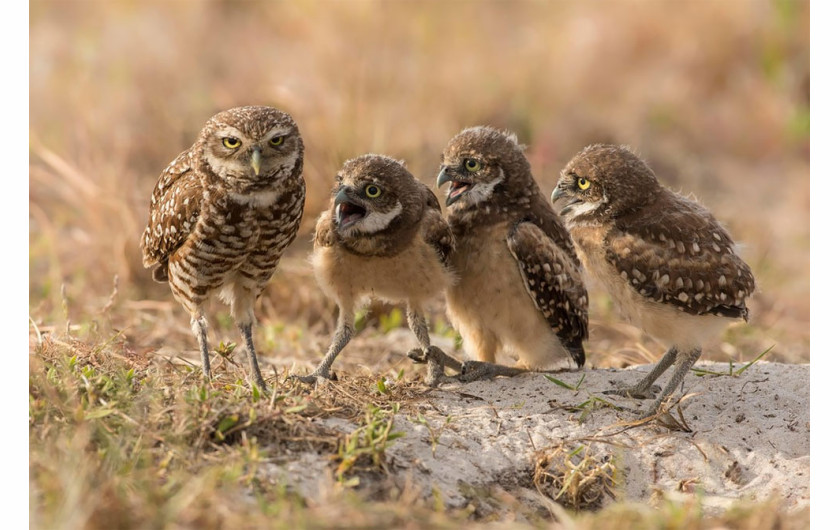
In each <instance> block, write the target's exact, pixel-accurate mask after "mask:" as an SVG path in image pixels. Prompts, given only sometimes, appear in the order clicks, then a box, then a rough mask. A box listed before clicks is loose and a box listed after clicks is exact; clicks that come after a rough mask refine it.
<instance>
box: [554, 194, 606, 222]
mask: <svg viewBox="0 0 840 530" xmlns="http://www.w3.org/2000/svg"><path fill="white" fill-rule="evenodd" d="M603 204H604V199H601V200H600V201H598V202H579V203H577V204H573V205H571V206H568V210H567V211H566V213H565V214H563V217H564V218H565V219H566V220H567V221H568V222H569V223H570V224H575V222H576V221H577V218H578V217H580V216H582V215H586V214H588V213H590V212H593V211H595V210H597V209H598V208H600V207H601V206H602V205H603Z"/></svg>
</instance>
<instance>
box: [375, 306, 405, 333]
mask: <svg viewBox="0 0 840 530" xmlns="http://www.w3.org/2000/svg"><path fill="white" fill-rule="evenodd" d="M402 323H403V314H402V311H401V310H400V308H398V307H395V308H393V309H391V312H390V313H388V314H387V315H379V331H381V332H382V333H388V332H389V331H391V330H394V329H397V328H398V327H400V326H402Z"/></svg>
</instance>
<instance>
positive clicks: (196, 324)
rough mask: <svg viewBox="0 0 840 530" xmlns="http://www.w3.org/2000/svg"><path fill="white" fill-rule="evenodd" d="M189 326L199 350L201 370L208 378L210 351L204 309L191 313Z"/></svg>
mask: <svg viewBox="0 0 840 530" xmlns="http://www.w3.org/2000/svg"><path fill="white" fill-rule="evenodd" d="M190 327H191V328H192V332H193V335H195V338H196V339H198V348H199V350H201V371H202V372H204V377H206V378H207V379H210V351H209V350H208V349H207V320H206V319H205V318H204V311H201V310H197V311H196V312H195V313H193V315H192V318H191V319H190Z"/></svg>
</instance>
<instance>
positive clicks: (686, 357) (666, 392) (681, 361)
mask: <svg viewBox="0 0 840 530" xmlns="http://www.w3.org/2000/svg"><path fill="white" fill-rule="evenodd" d="M668 351H669V352H670V351H675V352H676V350H675V349H674V348H672V349H671V350H668ZM674 356H675V357H676V366H675V367H674V375H673V376H671V380H670V381H668V384H667V385H665V388H664V389H663V390H662V392H660V393H659V397H658V398H656V401H654V402H653V404H652V405H651V406H650V407H649V408H648V410H647V411H646V412H645V413H644V414H643V415H644V416H645V417H649V416H655V415H656V414H657V413H658V412H659V407H660V405H662V402H663V401H665V399H667V398H669V397H670V396H671V394H673V393H674V391H675V390H676V389H677V387H678V386H679V385H680V384H681V383H682V382H683V379H685V376H686V374H688V371H689V370H690V369H691V367H692V366H694V363H696V362H697V359H699V358H700V348H695V349H693V350H689V351H687V352H685V351H680V352H679V353H675V354H674ZM660 362H661V361H660ZM657 366H658V365H657Z"/></svg>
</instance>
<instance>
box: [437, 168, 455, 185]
mask: <svg viewBox="0 0 840 530" xmlns="http://www.w3.org/2000/svg"><path fill="white" fill-rule="evenodd" d="M447 169H449V168H443V169H441V170H440V173H438V176H437V187H438V188H439V187H441V186H443V185H444V184H446V183H447V182H452V180H453V179H452V177H451V176H450V175H449V173H447V172H446V170H447Z"/></svg>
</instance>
